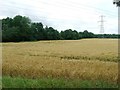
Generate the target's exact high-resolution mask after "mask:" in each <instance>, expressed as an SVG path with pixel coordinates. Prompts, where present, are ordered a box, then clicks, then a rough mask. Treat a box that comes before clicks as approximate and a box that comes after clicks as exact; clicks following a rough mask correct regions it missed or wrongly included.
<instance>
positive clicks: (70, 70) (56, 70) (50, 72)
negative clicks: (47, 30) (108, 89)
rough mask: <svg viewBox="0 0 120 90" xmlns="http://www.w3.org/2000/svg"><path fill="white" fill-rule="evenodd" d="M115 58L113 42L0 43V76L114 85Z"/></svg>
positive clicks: (116, 68) (116, 76)
mask: <svg viewBox="0 0 120 90" xmlns="http://www.w3.org/2000/svg"><path fill="white" fill-rule="evenodd" d="M117 57H118V40H117V39H83V40H76V41H75V40H69V41H67V40H66V41H64V40H63V41H39V42H21V43H3V57H2V58H3V66H2V67H3V76H11V77H22V78H28V79H38V78H57V79H59V78H65V79H78V80H83V81H84V80H91V81H96V80H102V81H106V82H110V83H117V79H118V64H117V61H118V59H117ZM5 86H6V85H5ZM6 87H7V86H6Z"/></svg>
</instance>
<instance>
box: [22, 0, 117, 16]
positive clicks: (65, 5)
mask: <svg viewBox="0 0 120 90" xmlns="http://www.w3.org/2000/svg"><path fill="white" fill-rule="evenodd" d="M41 3H43V4H47V5H48V6H57V7H61V6H60V5H62V6H63V7H65V8H69V9H70V8H72V9H73V8H75V9H74V10H76V8H77V9H78V8H79V9H85V8H94V9H96V10H97V12H99V13H101V11H102V12H103V11H105V13H108V14H107V15H110V16H115V15H113V12H111V13H110V11H108V10H102V9H99V8H96V7H92V6H88V5H84V4H80V5H79V6H78V4H77V3H75V2H72V3H69V4H66V3H64V2H62V3H61V2H54V3H51V2H44V1H41ZM23 5H26V4H23ZM68 6H70V7H68ZM32 7H33V6H32ZM35 7H37V6H35ZM63 7H61V8H63ZM37 8H41V7H37ZM85 12H86V11H85ZM87 12H88V11H87ZM97 15H98V13H97Z"/></svg>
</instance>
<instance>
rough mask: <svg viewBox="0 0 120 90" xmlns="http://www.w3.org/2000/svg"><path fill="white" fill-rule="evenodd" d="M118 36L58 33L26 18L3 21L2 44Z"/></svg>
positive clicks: (116, 35) (67, 31) (114, 35)
mask: <svg viewBox="0 0 120 90" xmlns="http://www.w3.org/2000/svg"><path fill="white" fill-rule="evenodd" d="M119 36H120V35H118V34H104V35H103V34H94V33H92V32H88V31H87V30H84V31H83V32H77V31H76V30H72V29H67V30H64V31H61V32H58V31H57V30H56V29H54V28H53V27H48V26H46V27H44V26H43V24H42V23H41V22H36V23H35V22H31V20H30V19H29V18H28V17H26V16H21V15H17V16H15V17H14V18H9V17H7V18H5V19H2V42H20V41H38V40H78V39H82V38H118V37H119Z"/></svg>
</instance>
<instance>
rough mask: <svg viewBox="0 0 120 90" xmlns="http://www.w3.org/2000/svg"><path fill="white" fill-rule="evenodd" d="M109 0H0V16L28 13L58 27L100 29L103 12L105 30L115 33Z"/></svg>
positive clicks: (114, 9) (113, 8)
mask: <svg viewBox="0 0 120 90" xmlns="http://www.w3.org/2000/svg"><path fill="white" fill-rule="evenodd" d="M112 2H113V0H0V4H1V5H0V19H2V18H6V17H11V18H13V17H14V16H15V15H23V16H28V17H29V18H30V19H31V20H32V21H33V22H42V23H43V24H44V25H47V26H52V27H53V28H55V29H57V30H58V31H61V30H66V29H73V30H77V31H84V30H88V31H90V32H93V33H100V22H98V21H100V19H101V18H100V16H101V15H104V16H105V17H104V20H105V22H104V30H105V33H110V34H111V33H118V8H117V7H116V6H115V5H113V3H112Z"/></svg>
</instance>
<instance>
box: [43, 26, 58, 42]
mask: <svg viewBox="0 0 120 90" xmlns="http://www.w3.org/2000/svg"><path fill="white" fill-rule="evenodd" d="M45 32H46V39H47V40H59V39H60V34H59V32H58V31H57V30H55V29H54V28H52V27H49V28H48V27H46V28H45Z"/></svg>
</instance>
